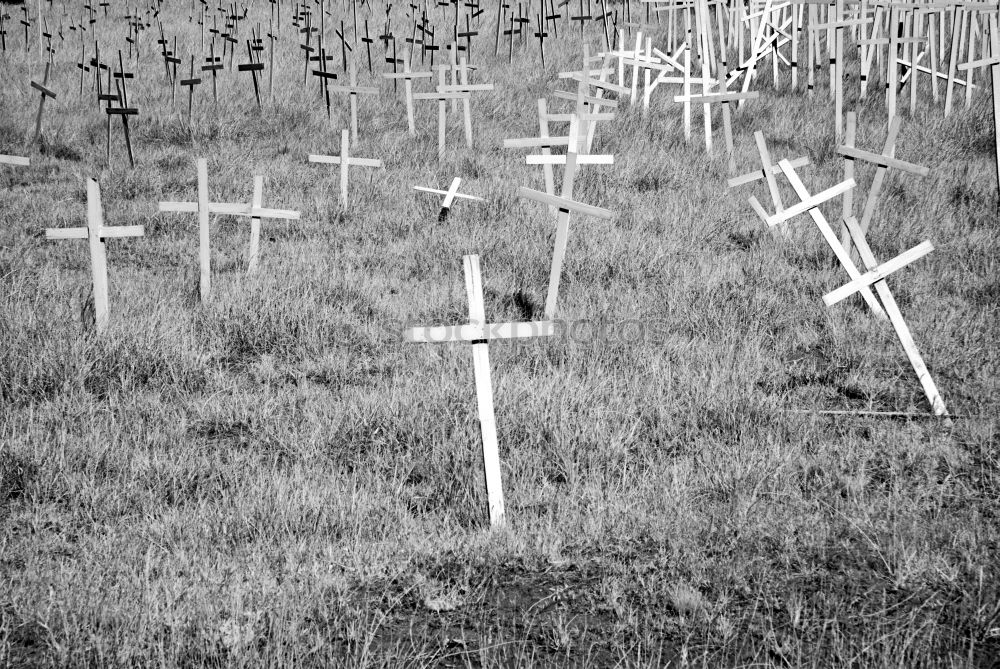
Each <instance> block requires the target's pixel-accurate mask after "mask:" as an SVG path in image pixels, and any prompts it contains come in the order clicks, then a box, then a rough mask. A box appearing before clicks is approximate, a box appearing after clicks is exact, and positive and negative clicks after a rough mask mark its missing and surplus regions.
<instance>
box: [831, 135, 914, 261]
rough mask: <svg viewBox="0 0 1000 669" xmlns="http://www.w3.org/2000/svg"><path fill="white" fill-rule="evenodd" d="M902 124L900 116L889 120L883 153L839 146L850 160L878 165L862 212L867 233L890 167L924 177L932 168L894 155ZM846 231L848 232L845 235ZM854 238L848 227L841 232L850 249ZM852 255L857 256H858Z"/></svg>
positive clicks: (838, 148) (845, 244)
mask: <svg viewBox="0 0 1000 669" xmlns="http://www.w3.org/2000/svg"><path fill="white" fill-rule="evenodd" d="M901 124H902V120H901V119H900V117H899V116H894V117H893V119H892V121H890V122H889V132H888V134H887V135H886V138H885V144H883V146H882V153H881V154H876V153H872V152H870V151H862V150H861V149H857V148H854V147H852V146H840V147H837V153H839V154H840V155H842V156H844V157H845V158H846V159H849V160H850V161H854V160H864V161H865V162H869V163H874V164H875V165H876V168H875V178H874V179H873V180H872V185H871V188H870V189H869V191H868V198H867V200H865V208H864V210H863V212H862V214H861V222H860V223H859V225H860V226H861V231H862V232H863V233H865V234H868V227H869V226H870V225H871V221H872V217H873V216H874V215H875V207H876V205H878V200H879V196H880V195H881V193H882V186H883V184H884V183H885V176H886V173H887V172H888V171H889V168H893V169H898V170H901V171H903V172H907V173H909V174H916V175H918V176H922V177H925V176H927V175H928V174H930V170H929V169H928V168H926V167H924V166H922V165H916V164H914V163H909V162H906V161H905V160H898V159H897V158H894V157H893V155H894V153H895V150H896V137H897V135H898V134H899V129H900V126H901ZM852 171H853V170H852ZM845 228H846V224H845ZM845 232H847V233H848V234H846V235H845V234H844V233H845ZM852 238H853V236H852V235H850V234H849V232H848V231H847V230H846V229H845V230H843V231H842V232H841V243H842V244H843V245H844V247H845V248H846V249H848V250H851V239H852ZM852 257H855V258H856V257H857V256H852Z"/></svg>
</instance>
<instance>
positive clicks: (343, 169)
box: [309, 129, 384, 208]
mask: <svg viewBox="0 0 1000 669" xmlns="http://www.w3.org/2000/svg"><path fill="white" fill-rule="evenodd" d="M309 162H310V163H325V164H328V165H340V204H341V205H343V206H344V207H345V208H346V207H347V174H348V168H349V167H350V166H352V165H355V166H357V167H374V168H380V167H384V165H383V164H382V161H381V160H376V159H372V158H354V157H352V156H351V154H350V145H349V144H348V141H347V130H346V129H345V130H341V131H340V155H339V156H324V155H318V154H313V153H310V154H309Z"/></svg>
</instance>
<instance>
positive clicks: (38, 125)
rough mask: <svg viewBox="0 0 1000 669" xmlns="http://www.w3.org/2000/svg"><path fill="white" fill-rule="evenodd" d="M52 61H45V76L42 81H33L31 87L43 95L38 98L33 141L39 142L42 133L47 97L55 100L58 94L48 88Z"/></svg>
mask: <svg viewBox="0 0 1000 669" xmlns="http://www.w3.org/2000/svg"><path fill="white" fill-rule="evenodd" d="M51 66H52V63H45V76H44V77H43V78H42V83H38V82H37V81H32V82H31V87H32V88H34V89H35V90H37V91H39V92H41V97H40V98H39V100H38V113H37V114H36V115H35V135H34V136H33V137H32V138H31V141H32V142H37V141H38V137H39V136H40V135H41V134H42V113H43V112H44V110H45V98H52V99H53V100H55V98H56V94H55V92H54V91H52V90H51V89H49V88H47V84H48V83H49V68H50V67H51Z"/></svg>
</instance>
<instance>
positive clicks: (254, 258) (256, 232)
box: [237, 175, 299, 274]
mask: <svg viewBox="0 0 1000 669" xmlns="http://www.w3.org/2000/svg"><path fill="white" fill-rule="evenodd" d="M263 201H264V177H263V176H261V175H257V176H254V178H253V199H252V200H251V202H250V207H249V209H250V211H249V212H248V213H243V212H240V213H239V214H237V215H239V216H246V215H248V214H249V216H250V251H249V254H248V256H249V259H248V262H247V274H255V273H256V272H257V268H258V265H259V263H260V226H261V219H264V218H276V219H284V220H292V221H297V220H298V219H299V212H297V211H291V210H286V209H265V208H264V202H263Z"/></svg>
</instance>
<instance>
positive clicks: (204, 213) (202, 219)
mask: <svg viewBox="0 0 1000 669" xmlns="http://www.w3.org/2000/svg"><path fill="white" fill-rule="evenodd" d="M262 188H263V182H261V189H262ZM261 192H262V191H261ZM256 196H257V182H256V180H255V182H254V200H253V202H252V203H251V204H249V205H246V204H241V203H231V202H209V199H208V161H207V160H206V159H205V158H199V159H198V201H197V202H160V203H159V205H158V210H159V211H160V212H161V213H164V212H178V213H197V214H198V258H199V267H200V279H199V292H200V295H201V301H202V302H206V301H208V298H209V295H210V294H211V292H212V262H211V259H212V249H211V246H210V236H209V227H208V224H209V214H226V215H230V216H246V217H249V218H250V219H251V221H250V226H251V227H250V244H251V248H250V260H251V264H252V265H253V267H254V268H255V269H256V260H255V258H256V257H257V256H259V251H258V250H257V248H256V243H255V237H256V238H258V239H259V236H260V232H259V230H260V228H259V225H260V219H262V218H280V219H286V220H296V219H298V218H299V212H297V211H290V210H285V209H268V208H262V207H260V206H258V205H257V202H258V199H257V197H256ZM255 218H256V219H258V221H257V224H256V226H255V224H254V221H253V219H255ZM255 230H256V232H255Z"/></svg>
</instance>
